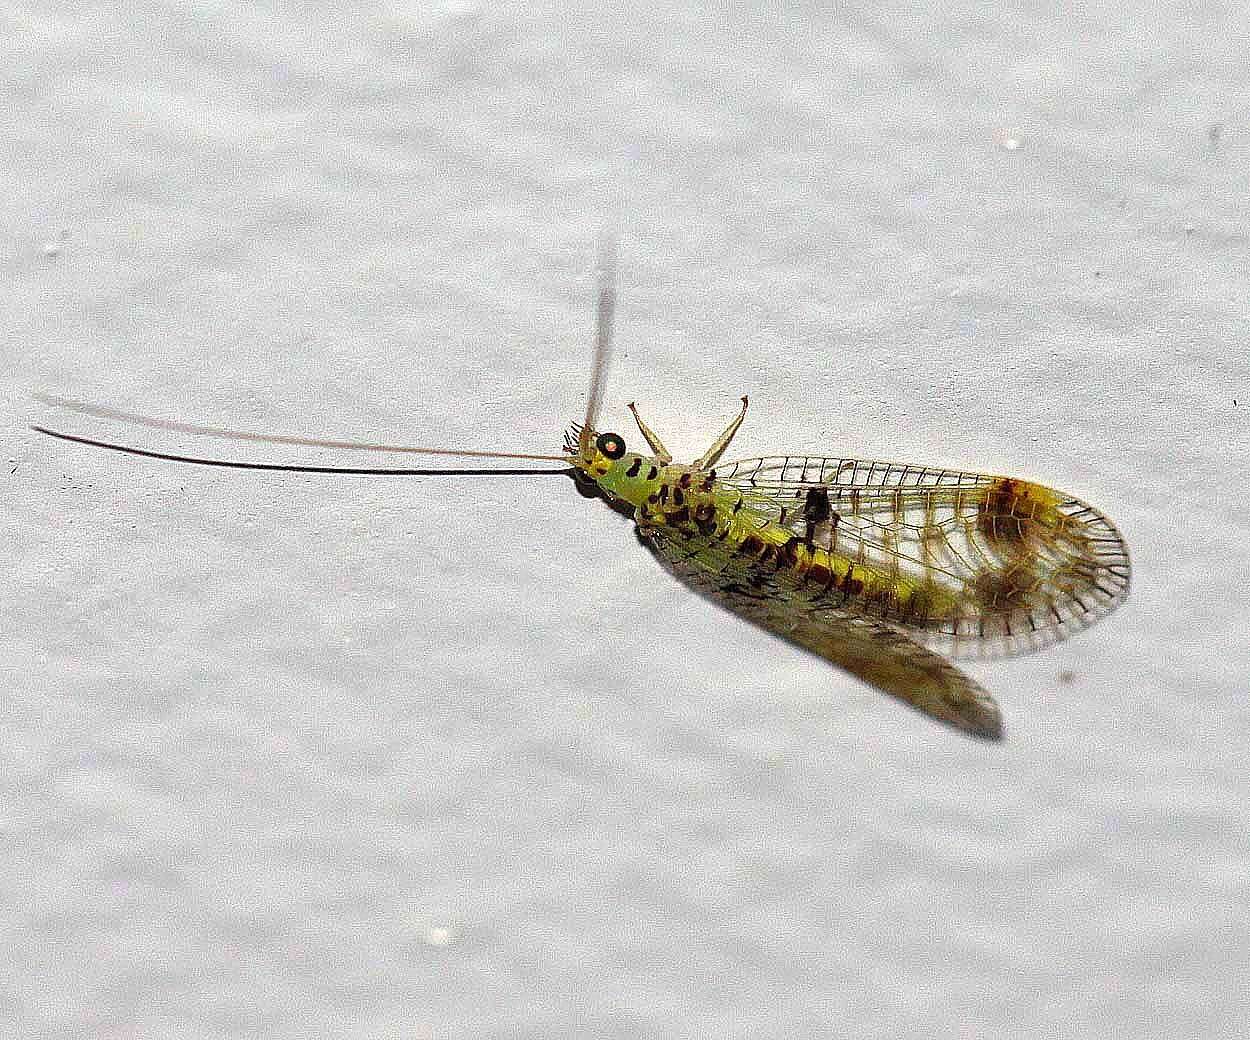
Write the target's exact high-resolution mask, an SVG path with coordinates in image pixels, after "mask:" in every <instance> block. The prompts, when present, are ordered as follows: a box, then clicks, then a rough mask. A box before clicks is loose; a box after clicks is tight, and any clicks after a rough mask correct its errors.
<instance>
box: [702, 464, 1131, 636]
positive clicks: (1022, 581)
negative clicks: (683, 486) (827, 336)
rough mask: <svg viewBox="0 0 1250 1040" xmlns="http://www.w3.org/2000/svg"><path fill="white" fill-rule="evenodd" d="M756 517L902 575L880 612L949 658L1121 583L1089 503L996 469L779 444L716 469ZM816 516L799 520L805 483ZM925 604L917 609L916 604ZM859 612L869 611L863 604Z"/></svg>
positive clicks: (1124, 573)
mask: <svg viewBox="0 0 1250 1040" xmlns="http://www.w3.org/2000/svg"><path fill="white" fill-rule="evenodd" d="M717 483H718V484H719V485H721V486H722V487H723V488H724V489H727V490H729V491H736V492H739V493H740V494H741V495H742V497H743V509H745V511H746V512H747V513H748V514H749V515H750V516H751V517H752V518H753V519H755V520H756V522H758V523H759V524H760V525H761V526H762V525H764V524H765V523H770V522H771V523H780V524H781V525H782V526H786V527H789V528H791V529H792V530H793V531H794V532H795V533H796V534H798V535H799V536H800V537H803V538H804V539H810V540H811V542H812V544H815V545H817V546H819V547H820V548H824V549H827V550H828V551H829V552H830V553H833V554H835V555H838V556H841V557H843V558H847V559H850V560H852V561H854V562H855V563H857V564H860V565H863V566H867V567H870V568H873V569H874V570H877V571H879V572H880V573H882V574H884V575H886V576H887V577H888V578H892V579H898V580H900V581H901V582H903V583H910V584H911V585H912V586H913V587H916V588H919V589H921V590H922V592H923V593H924V595H923V596H917V597H915V598H914V599H913V601H912V603H911V604H910V609H907V610H903V609H894V610H892V609H891V604H890V602H889V601H888V600H887V601H884V602H883V603H881V604H879V605H876V606H875V607H874V609H875V611H876V614H875V616H878V617H879V618H880V619H881V620H884V621H888V622H891V623H893V624H894V625H896V626H901V627H904V628H906V629H908V630H909V631H911V632H913V633H914V634H915V636H916V638H917V639H919V640H921V641H922V642H924V643H926V644H928V645H930V646H934V647H938V648H940V649H942V651H943V652H944V653H947V654H950V655H952V656H966V657H992V656H1000V655H1006V654H1015V653H1023V652H1027V651H1029V650H1034V649H1037V648H1039V647H1041V646H1046V645H1049V644H1050V643H1054V642H1057V641H1058V640H1061V639H1065V638H1067V637H1068V636H1069V635H1071V634H1073V633H1074V632H1077V631H1080V630H1081V629H1083V628H1085V627H1087V626H1088V625H1090V624H1092V623H1093V622H1094V621H1096V620H1098V619H1099V618H1101V617H1103V616H1105V615H1106V614H1107V613H1109V612H1110V611H1112V610H1114V609H1115V608H1116V607H1117V606H1118V605H1119V604H1120V603H1122V602H1123V601H1124V599H1125V597H1126V596H1127V595H1128V590H1129V580H1130V565H1129V557H1128V549H1127V547H1126V546H1125V544H1124V540H1123V539H1122V538H1121V537H1120V534H1119V532H1118V531H1117V530H1116V529H1115V526H1114V525H1113V524H1112V523H1111V521H1110V520H1108V519H1107V518H1106V517H1105V516H1104V515H1103V514H1102V513H1100V512H1099V511H1098V510H1096V509H1095V508H1094V507H1092V506H1090V505H1088V504H1087V503H1085V502H1082V501H1081V500H1080V499H1077V498H1074V497H1072V496H1071V495H1067V494H1065V493H1063V492H1060V491H1055V490H1053V489H1051V488H1048V487H1044V486H1042V485H1040V484H1033V483H1030V482H1029V481H1024V480H1017V479H1014V478H1009V477H996V476H990V475H988V474H984V473H973V472H968V471H961V470H949V469H938V468H933V467H925V466H915V465H911V464H908V463H899V462H886V461H880V460H873V459H848V458H825V457H816V456H802V455H785V456H775V457H771V458H757V459H743V460H741V461H738V462H733V463H729V464H728V465H726V466H722V467H718V469H717ZM814 492H815V493H816V494H818V495H821V496H822V497H826V498H827V501H828V507H829V517H828V519H826V520H824V521H822V522H821V523H819V524H817V525H812V524H810V522H809V520H808V517H809V516H810V515H811V513H810V510H805V505H806V504H807V502H808V501H809V496H810V495H812V494H813V493H814ZM916 602H924V603H926V604H927V605H928V607H927V609H922V610H918V609H915V607H914V604H915V603H916ZM868 612H869V613H870V614H871V613H873V611H872V610H869V611H868Z"/></svg>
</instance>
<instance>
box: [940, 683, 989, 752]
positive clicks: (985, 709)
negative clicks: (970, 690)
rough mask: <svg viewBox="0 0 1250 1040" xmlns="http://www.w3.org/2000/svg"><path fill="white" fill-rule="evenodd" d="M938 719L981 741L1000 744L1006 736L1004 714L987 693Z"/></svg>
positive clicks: (960, 705) (955, 707)
mask: <svg viewBox="0 0 1250 1040" xmlns="http://www.w3.org/2000/svg"><path fill="white" fill-rule="evenodd" d="M936 717H937V718H939V719H940V720H941V721H942V722H945V723H946V724H947V725H949V726H954V727H955V728H956V729H958V730H961V731H962V732H964V733H967V734H968V735H969V736H971V737H976V738H977V739H979V740H989V741H994V742H998V741H1001V740H1002V739H1003V737H1004V736H1005V735H1006V734H1005V730H1004V728H1003V713H1002V712H1001V711H1000V710H999V708H998V705H997V703H995V701H994V699H993V698H992V697H990V695H989V694H986V693H982V695H981V696H979V697H976V698H975V699H969V700H967V701H964V702H963V703H962V704H959V705H955V706H954V710H952V711H951V712H950V713H949V714H946V713H942V714H941V715H937V716H936Z"/></svg>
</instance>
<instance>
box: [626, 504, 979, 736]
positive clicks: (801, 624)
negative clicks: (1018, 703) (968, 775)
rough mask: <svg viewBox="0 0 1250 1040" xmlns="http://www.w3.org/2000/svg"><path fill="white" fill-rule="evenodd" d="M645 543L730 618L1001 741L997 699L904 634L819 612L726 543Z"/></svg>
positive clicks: (876, 622)
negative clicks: (735, 617) (742, 620)
mask: <svg viewBox="0 0 1250 1040" xmlns="http://www.w3.org/2000/svg"><path fill="white" fill-rule="evenodd" d="M638 534H639V537H640V538H641V539H642V541H643V543H644V544H645V545H647V546H648V548H650V549H651V551H652V552H653V553H654V554H655V555H656V557H657V558H658V559H659V560H660V562H661V563H662V564H663V565H664V567H665V568H666V569H667V570H668V571H669V572H670V573H672V574H673V575H674V576H675V577H676V578H678V579H679V580H680V581H682V582H683V583H684V584H686V585H688V586H689V587H690V588H692V589H694V590H695V591H696V592H698V593H700V594H701V595H703V596H706V597H707V598H709V599H711V600H713V601H714V602H716V603H719V604H720V605H721V606H723V607H725V608H726V609H727V610H731V611H733V612H734V613H735V614H738V615H739V616H740V617H743V618H745V619H746V620H748V621H751V622H753V623H754V624H756V625H759V626H760V627H761V628H764V629H766V630H767V631H769V632H772V633H774V634H775V635H778V636H780V637H781V638H783V639H785V640H787V641H789V642H791V643H794V644H795V645H797V646H801V647H803V648H804V649H806V650H810V651H811V652H812V653H814V654H817V655H818V656H820V657H823V658H824V659H825V660H827V661H829V662H830V663H832V664H835V665H837V666H838V667H839V668H843V669H845V670H846V671H848V672H850V673H851V674H852V675H854V676H856V677H858V678H859V679H862V680H863V681H864V682H866V683H868V684H869V685H870V686H873V687H875V688H877V689H878V690H881V691H883V692H885V693H888V694H890V695H892V696H894V697H897V698H898V699H899V700H901V701H904V702H905V703H907V704H909V705H911V706H912V707H913V708H916V709H917V710H919V711H922V712H924V713H925V714H927V715H930V716H932V717H933V718H935V719H938V720H940V721H942V722H944V723H946V724H948V725H950V726H954V727H956V728H957V729H960V730H963V731H964V732H966V733H970V734H972V735H974V736H978V737H983V738H985V739H988V740H998V739H1001V737H1002V735H1003V726H1002V717H1001V715H1000V713H999V710H998V705H997V704H995V703H994V699H993V698H992V697H991V696H990V695H989V694H988V693H986V692H985V690H983V689H982V688H981V687H980V686H978V685H977V684H976V683H975V682H973V681H972V679H970V678H969V677H968V676H966V675H964V673H963V672H961V671H959V669H957V668H956V667H954V666H953V665H952V664H951V663H950V662H949V661H947V660H945V659H944V658H942V657H940V656H939V655H938V654H936V653H934V652H933V651H931V650H927V649H926V648H925V647H923V646H921V645H920V644H919V643H918V642H916V640H914V639H913V638H911V637H910V636H909V635H907V634H906V633H904V632H902V631H900V630H899V629H898V628H896V627H894V626H892V625H890V624H888V623H886V622H884V621H882V620H880V619H877V618H872V617H865V616H863V615H860V614H856V613H852V612H849V611H847V610H844V609H840V608H836V607H830V606H822V607H817V606H813V605H812V604H811V603H810V602H808V601H806V600H804V599H803V598H802V597H801V596H797V595H796V594H795V589H794V586H793V582H792V581H791V580H790V579H789V578H788V577H787V576H786V575H785V574H784V572H778V571H777V570H776V569H774V568H771V567H762V568H761V567H760V566H759V565H758V564H752V563H750V562H748V561H746V560H744V558H743V557H742V556H739V555H734V554H730V553H727V552H726V551H725V550H724V549H723V548H722V547H721V545H720V543H715V542H711V541H709V540H708V539H705V538H698V537H693V538H692V537H687V536H684V535H682V534H681V533H679V532H677V531H675V530H674V529H673V528H668V527H639V529H638Z"/></svg>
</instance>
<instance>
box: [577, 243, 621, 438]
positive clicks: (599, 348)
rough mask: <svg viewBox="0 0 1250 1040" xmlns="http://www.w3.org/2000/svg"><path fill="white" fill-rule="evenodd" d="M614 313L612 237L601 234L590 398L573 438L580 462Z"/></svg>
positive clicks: (598, 392)
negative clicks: (575, 440) (583, 417)
mask: <svg viewBox="0 0 1250 1040" xmlns="http://www.w3.org/2000/svg"><path fill="white" fill-rule="evenodd" d="M615 311H616V237H615V236H614V235H611V234H605V235H604V236H603V238H602V239H600V241H599V305H598V308H597V312H596V320H595V357H594V361H593V363H592V364H591V368H590V395H589V399H588V400H587V401H586V421H585V422H584V423H582V429H581V432H580V433H579V434H578V435H577V449H578V453H579V454H580V456H581V457H582V458H589V456H590V431H591V430H593V429H594V426H595V419H596V418H597V417H598V415H599V402H600V401H601V400H602V399H603V382H604V378H605V377H606V376H607V371H608V361H609V360H610V357H611V354H612V317H613V314H614V313H615Z"/></svg>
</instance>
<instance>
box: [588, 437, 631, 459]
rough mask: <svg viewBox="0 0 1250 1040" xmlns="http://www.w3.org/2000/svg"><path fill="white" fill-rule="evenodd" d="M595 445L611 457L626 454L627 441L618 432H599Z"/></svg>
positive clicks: (615, 457)
mask: <svg viewBox="0 0 1250 1040" xmlns="http://www.w3.org/2000/svg"><path fill="white" fill-rule="evenodd" d="M595 447H596V448H598V449H599V450H600V451H601V452H602V453H603V454H604V455H606V456H607V457H608V458H610V459H619V458H620V457H621V456H622V455H624V454H625V442H624V441H623V440H622V439H621V437H620V435H619V434H616V433H601V434H599V436H598V438H597V439H596V440H595Z"/></svg>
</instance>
